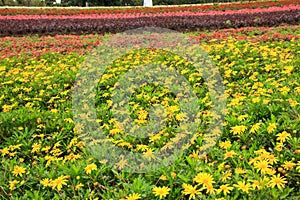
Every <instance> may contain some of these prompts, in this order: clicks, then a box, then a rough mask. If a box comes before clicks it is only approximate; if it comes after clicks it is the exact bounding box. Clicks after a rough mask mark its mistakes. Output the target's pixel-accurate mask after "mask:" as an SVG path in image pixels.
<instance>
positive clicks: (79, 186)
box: [75, 183, 84, 190]
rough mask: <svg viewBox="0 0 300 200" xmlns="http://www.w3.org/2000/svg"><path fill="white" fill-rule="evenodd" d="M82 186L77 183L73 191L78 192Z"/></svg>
mask: <svg viewBox="0 0 300 200" xmlns="http://www.w3.org/2000/svg"><path fill="white" fill-rule="evenodd" d="M83 186H84V185H83V184H82V183H79V184H78V185H76V186H75V190H79V189H80V188H81V187H83Z"/></svg>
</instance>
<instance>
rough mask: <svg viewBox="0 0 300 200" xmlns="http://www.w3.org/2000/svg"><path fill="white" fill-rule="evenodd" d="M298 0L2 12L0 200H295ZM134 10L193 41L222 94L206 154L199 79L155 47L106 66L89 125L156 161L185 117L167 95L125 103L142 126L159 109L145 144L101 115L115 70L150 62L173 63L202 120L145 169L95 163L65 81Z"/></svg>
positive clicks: (204, 94)
mask: <svg viewBox="0 0 300 200" xmlns="http://www.w3.org/2000/svg"><path fill="white" fill-rule="evenodd" d="M298 3H299V1H296V0H294V1H289V0H284V1H279V2H267V3H253V4H251V3H248V4H228V5H227V4H226V5H222V6H221V5H219V6H220V7H218V6H206V7H204V6H203V7H201V6H195V7H193V6H187V7H161V8H155V7H154V8H130V9H129V11H132V14H127V13H125V12H124V10H122V9H113V12H110V11H111V10H110V9H107V10H105V9H94V10H93V9H91V10H76V9H65V10H66V12H62V10H60V9H53V10H52V9H49V10H47V9H45V10H38V11H37V12H35V11H34V12H33V9H11V8H9V9H7V10H5V9H0V24H1V25H0V34H1V37H0V50H1V51H0V77H1V82H0V119H1V120H0V156H1V158H0V159H1V174H0V199H80V200H81V199H88V200H90V199H93V200H96V199H98V200H100V199H123V200H136V199H149V200H152V199H170V200H173V199H179V200H180V199H181V200H183V199H214V200H226V199H227V200H231V199H238V200H239V199H258V200H259V199H276V200H277V199H282V200H283V199H284V200H285V199H295V200H296V199H299V198H300V40H299V38H300V36H299V35H300V27H299V19H300V17H299V13H300V7H299V6H298ZM223 10H224V11H223ZM10 11H13V12H10ZM205 13H208V14H207V15H206V14H205ZM226 13H227V14H226ZM131 15H132V16H131ZM137 15H139V16H143V15H145V16H143V17H145V18H147V19H149V20H150V22H149V23H150V25H153V24H155V23H158V26H160V25H161V26H162V27H165V28H172V27H173V28H174V27H179V28H178V29H176V28H174V29H175V30H180V31H183V32H184V34H185V35H186V36H187V37H190V38H192V39H194V40H196V41H197V42H198V43H199V45H200V46H201V47H202V48H203V49H204V50H205V51H206V52H207V53H208V54H209V56H210V58H211V59H212V60H213V61H214V63H215V64H216V66H217V68H218V71H219V73H220V75H221V76H222V79H223V84H224V86H225V95H226V109H225V110H224V120H223V121H222V124H221V126H222V130H221V131H220V132H218V134H219V138H218V140H217V141H216V143H215V145H214V146H213V147H211V148H210V149H209V151H207V152H205V153H204V152H201V146H202V145H203V144H204V141H205V138H206V136H205V127H206V123H209V121H210V118H211V116H212V115H213V113H212V112H210V111H211V108H212V101H211V99H210V96H209V92H208V91H207V89H206V86H205V83H204V81H203V79H202V77H201V74H200V73H198V72H197V71H195V69H194V68H193V66H192V65H191V64H190V63H189V62H187V61H186V60H185V59H183V58H182V57H180V56H177V55H174V54H172V53H168V52H163V51H161V50H159V49H146V50H145V49H144V50H138V51H133V52H130V53H128V54H125V55H124V56H122V57H121V58H119V59H117V60H113V61H112V63H111V64H110V65H109V66H108V68H107V70H106V71H105V73H104V74H103V76H102V78H101V80H100V81H99V83H98V87H97V93H96V95H95V102H96V105H95V106H96V110H97V120H96V121H97V123H98V124H99V125H100V126H101V128H102V129H103V130H104V132H105V134H106V137H107V139H108V140H109V141H111V142H112V143H113V144H114V145H116V146H118V147H120V148H122V149H124V150H126V151H131V152H136V153H139V154H141V155H143V156H145V157H147V158H150V159H155V157H154V152H155V151H156V150H157V149H160V148H162V147H163V146H164V145H166V144H169V142H170V141H174V140H176V133H174V131H173V127H174V126H176V125H178V124H179V123H180V121H182V120H183V119H184V117H185V116H184V113H183V112H181V110H180V106H179V104H178V102H177V100H176V98H174V96H172V95H171V94H170V92H169V91H168V89H167V88H164V87H157V86H155V85H153V84H152V85H151V84H149V85H143V86H142V87H141V88H140V89H139V90H137V91H136V92H135V93H134V95H133V96H132V98H131V99H130V108H129V110H130V112H131V115H130V116H131V117H132V118H133V120H134V122H135V123H136V124H139V125H142V124H146V123H147V120H148V119H149V107H151V105H154V104H161V105H163V106H164V107H165V111H166V123H167V124H168V126H164V127H163V128H162V130H160V131H159V132H158V133H151V134H150V135H149V138H146V139H139V138H135V137H132V136H127V135H126V133H124V131H123V130H121V129H120V127H118V126H117V125H116V122H115V121H116V119H115V118H114V117H113V115H112V113H111V110H112V101H111V98H112V91H113V90H114V89H115V84H116V82H117V81H118V78H119V77H120V75H121V74H122V73H124V71H125V70H129V69H131V68H134V67H137V66H140V65H143V64H147V63H151V62H152V61H153V59H155V61H156V62H159V63H163V64H165V65H168V66H172V67H173V68H175V69H176V70H177V71H178V72H179V73H180V74H181V75H182V76H184V77H185V78H186V80H188V81H189V83H190V85H191V87H192V88H193V91H194V93H195V94H196V95H197V97H199V102H198V103H199V106H200V112H199V118H200V119H201V121H202V122H203V124H202V127H200V128H199V130H198V132H197V133H196V134H195V136H194V137H193V138H192V140H191V142H190V145H189V146H188V147H187V150H186V151H185V154H184V155H183V156H181V157H178V158H177V159H176V160H175V162H174V163H172V164H170V165H168V166H166V167H163V168H161V169H159V170H155V171H151V172H148V173H129V172H126V171H122V169H123V168H124V166H125V165H129V164H130V163H128V162H126V160H124V162H120V163H116V165H117V168H112V167H110V166H108V165H106V162H107V161H106V160H104V159H97V158H95V157H94V156H93V154H91V153H90V152H89V151H88V149H87V147H86V143H85V142H84V141H83V140H82V139H81V134H80V127H79V126H78V124H76V123H75V121H74V118H73V117H74V116H73V111H72V92H73V89H74V84H75V80H76V77H77V74H78V72H79V71H80V69H81V67H82V65H83V64H84V61H85V60H86V56H87V55H88V53H89V52H91V51H92V50H93V49H94V48H96V47H97V46H98V45H99V44H102V43H103V42H104V41H105V40H106V39H107V38H110V37H112V36H113V35H114V33H115V32H121V31H123V30H125V29H126V30H128V29H131V28H137V27H141V26H144V25H149V24H147V23H148V22H147V21H146V20H142V19H143V18H141V17H139V19H138V20H137V19H136V16H137ZM116 16H117V17H116ZM187 16H188V17H187ZM199 16H201V17H200V18H201V19H203V18H205V19H208V21H206V22H203V21H202V20H199V19H200V18H199ZM257 16H259V17H257ZM119 17H121V18H119ZM168 17H170V18H168ZM176 17H179V18H180V20H178V21H177V20H176V19H177V18H176ZM206 17H207V18H206ZM231 17H232V18H231ZM179 18H178V19H179ZM184 18H186V19H189V20H191V21H190V22H188V20H186V21H185V20H184ZM111 19H114V20H116V21H115V23H114V24H111V22H112V20H111ZM209 19H211V21H209ZM255 19H257V20H255ZM99 20H100V21H99ZM151 20H152V21H151ZM253 20H254V21H253ZM50 21H51V22H52V23H50ZM86 22H88V23H90V24H86ZM103 22H105V23H106V24H105V23H104V25H103V26H100V27H99V26H98V25H99V23H100V24H103ZM146 22H147V23H146ZM152 23H153V24H152ZM204 23H207V24H209V25H207V24H204ZM26 24H27V25H26ZM166 24H167V25H166ZM16 25H18V26H16ZM118 26H120V27H118ZM116 27H118V28H117V29H115V28H116ZM221 28H224V29H221ZM111 30H113V31H111ZM35 33H38V34H35ZM100 33H101V34H100ZM177 139H178V138H177Z"/></svg>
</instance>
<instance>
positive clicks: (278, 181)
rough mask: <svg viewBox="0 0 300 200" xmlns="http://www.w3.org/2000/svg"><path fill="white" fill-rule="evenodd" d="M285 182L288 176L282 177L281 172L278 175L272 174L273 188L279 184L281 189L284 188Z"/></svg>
mask: <svg viewBox="0 0 300 200" xmlns="http://www.w3.org/2000/svg"><path fill="white" fill-rule="evenodd" d="M285 183H287V181H286V178H283V177H280V174H277V176H276V175H274V176H272V178H271V180H270V181H269V185H270V187H271V188H274V187H275V186H277V187H278V188H279V189H280V190H282V189H283V188H284V184H285Z"/></svg>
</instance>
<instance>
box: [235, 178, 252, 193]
mask: <svg viewBox="0 0 300 200" xmlns="http://www.w3.org/2000/svg"><path fill="white" fill-rule="evenodd" d="M233 186H234V187H236V188H237V189H238V190H242V191H243V192H246V193H247V194H248V193H249V190H250V188H251V185H250V184H249V183H247V184H245V182H243V181H238V182H237V184H234V185H233Z"/></svg>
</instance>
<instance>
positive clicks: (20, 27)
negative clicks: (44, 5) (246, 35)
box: [0, 5, 300, 36]
mask: <svg viewBox="0 0 300 200" xmlns="http://www.w3.org/2000/svg"><path fill="white" fill-rule="evenodd" d="M210 12H211V13H210ZM210 12H209V13H202V12H200V13H191V12H177V13H176V12H175V13H161V14H148V15H135V14H133V15H131V14H127V15H125V14H121V15H120V16H119V15H100V16H97V15H80V16H72V17H71V16H67V17H63V16H57V17H55V16H39V15H29V16H24V15H22V16H0V35H2V36H5V35H25V34H32V33H38V34H58V33H77V34H82V33H101V34H104V33H118V32H123V31H126V30H130V29H136V28H140V27H145V26H150V27H151V26H156V27H163V28H168V29H172V30H177V31H183V32H185V31H195V30H203V29H222V28H232V27H234V28H239V27H247V26H276V25H281V24H291V25H297V24H298V23H299V20H300V17H299V16H300V7H299V5H297V6H291V5H290V6H283V7H270V8H258V9H250V10H249V9H242V10H237V11H225V12H223V11H210Z"/></svg>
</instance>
